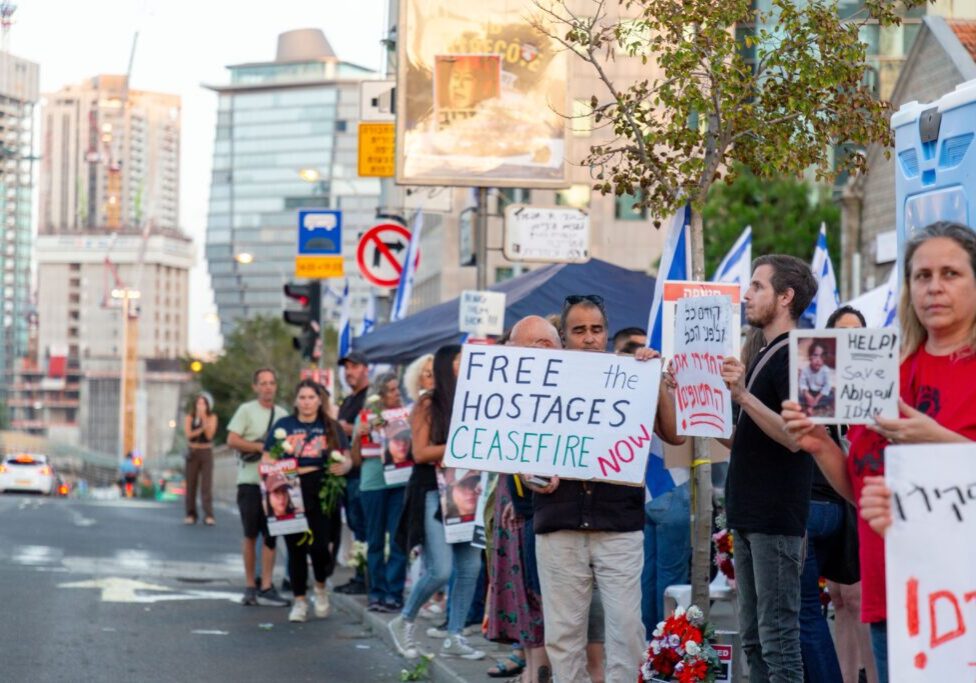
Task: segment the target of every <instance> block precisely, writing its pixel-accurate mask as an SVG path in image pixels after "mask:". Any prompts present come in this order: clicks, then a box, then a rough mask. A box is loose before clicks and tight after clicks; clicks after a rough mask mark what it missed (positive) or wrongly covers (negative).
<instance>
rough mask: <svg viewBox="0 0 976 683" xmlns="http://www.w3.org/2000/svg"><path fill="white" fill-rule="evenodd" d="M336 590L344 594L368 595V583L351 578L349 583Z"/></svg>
mask: <svg viewBox="0 0 976 683" xmlns="http://www.w3.org/2000/svg"><path fill="white" fill-rule="evenodd" d="M335 592H336V593H342V594H343V595H366V584H365V583H364V582H362V581H357V580H356V579H351V580H350V581H349V583H345V584H343V585H341V586H339V587H338V588H336V589H335Z"/></svg>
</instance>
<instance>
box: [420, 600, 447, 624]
mask: <svg viewBox="0 0 976 683" xmlns="http://www.w3.org/2000/svg"><path fill="white" fill-rule="evenodd" d="M418 616H419V617H420V618H421V619H430V620H431V621H433V620H434V619H443V618H444V610H442V609H441V606H440V605H437V604H433V605H431V606H430V607H421V608H420V612H419V613H418Z"/></svg>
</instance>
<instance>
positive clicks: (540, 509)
mask: <svg viewBox="0 0 976 683" xmlns="http://www.w3.org/2000/svg"><path fill="white" fill-rule="evenodd" d="M560 329H561V330H562V337H563V342H564V346H565V348H566V349H570V350H579V351H591V352H605V351H606V350H607V334H608V332H607V317H606V312H605V310H604V308H603V299H602V298H600V297H599V296H596V295H583V296H576V295H574V296H568V297H566V300H565V302H564V304H563V310H562V316H561V324H560ZM656 355H657V353H656V352H655V351H652V350H651V349H648V348H643V349H640V350H639V351H638V352H637V354H636V358H637V359H638V360H648V359H650V358H652V357H654V356H656ZM661 392H666V389H665V388H664V387H663V386H662V387H661ZM655 430H656V431H657V432H658V434H659V436H661V438H663V439H664V440H665V441H667V442H669V443H680V442H681V441H682V439H681V438H680V437H678V436H677V434H676V433H675V424H674V403H673V402H672V401H669V400H666V399H664V398H662V399H661V400H659V401H658V414H657V419H656V420H655ZM535 492H536V495H535V496H533V508H534V516H533V524H534V526H535V532H536V534H537V539H536V543H537V545H536V560H537V562H538V567H539V579H540V582H541V586H542V595H543V605H544V609H543V615H544V621H545V633H546V635H545V641H546V651H547V653H548V655H549V660H550V661H551V662H552V668H553V674H554V677H555V678H556V680H559V681H574V682H576V681H589V680H591V677H590V675H589V674H588V672H587V667H586V655H585V652H586V631H585V623H586V619H587V611H588V608H589V605H590V596H591V594H592V591H593V588H594V585H597V586H599V589H600V594H601V596H602V601H603V609H604V611H605V626H606V655H607V666H606V679H607V681H610V683H616V682H617V681H632V680H633V678H634V671H635V670H636V668H637V666H638V665H639V662H640V659H641V656H642V649H643V643H644V641H643V638H642V637H641V636H642V633H641V615H640V601H639V600H635V599H634V596H635V595H638V594H639V591H640V574H641V567H642V565H643V559H644V552H643V529H644V493H643V490H642V489H641V488H639V487H634V486H623V485H619V484H610V483H607V482H580V481H572V480H566V481H561V480H560V479H559V477H557V476H553V477H551V478H550V480H549V483H548V484H547V485H546V486H544V487H537V488H536V489H535Z"/></svg>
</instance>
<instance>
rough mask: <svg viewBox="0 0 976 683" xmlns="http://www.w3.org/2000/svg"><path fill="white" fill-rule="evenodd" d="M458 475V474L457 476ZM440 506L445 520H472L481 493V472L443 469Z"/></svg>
mask: <svg viewBox="0 0 976 683" xmlns="http://www.w3.org/2000/svg"><path fill="white" fill-rule="evenodd" d="M458 475H460V476H458ZM444 483H445V486H444V492H443V496H442V500H441V503H442V507H443V510H444V519H445V520H458V519H460V521H462V522H470V521H474V516H475V513H476V512H477V510H478V497H479V496H480V495H481V472H480V471H478V470H454V469H446V470H445V471H444Z"/></svg>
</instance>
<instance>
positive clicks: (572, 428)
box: [444, 344, 661, 486]
mask: <svg viewBox="0 0 976 683" xmlns="http://www.w3.org/2000/svg"><path fill="white" fill-rule="evenodd" d="M660 382H661V360H660V359H659V358H655V359H653V360H649V361H643V362H642V361H638V360H636V359H634V358H632V357H629V356H615V355H612V354H603V353H585V352H582V351H554V350H551V349H534V348H521V347H512V346H472V345H470V344H465V345H464V346H463V347H462V350H461V366H460V370H459V373H458V383H457V389H456V391H455V395H454V409H453V412H452V414H451V428H450V430H449V433H448V437H447V444H446V449H445V453H444V466H445V467H460V468H466V469H476V470H486V471H489V472H508V473H515V474H518V473H525V474H539V475H553V474H555V475H559V476H560V477H563V478H567V479H584V480H588V479H592V480H600V481H613V482H619V483H625V484H633V485H635V486H643V485H644V471H645V466H646V464H647V455H648V452H649V450H650V444H651V436H652V434H653V429H654V417H655V415H656V414H657V398H658V387H659V385H660Z"/></svg>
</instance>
